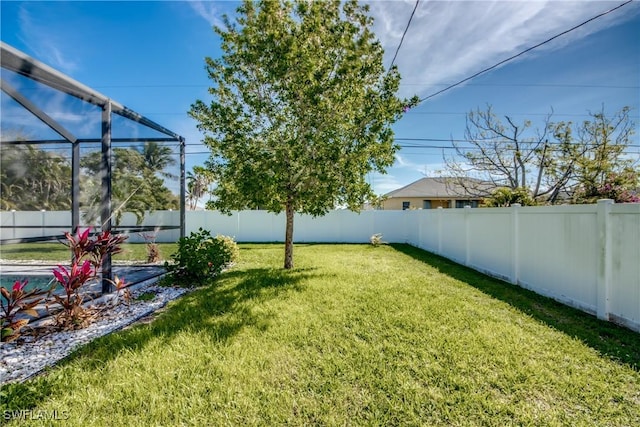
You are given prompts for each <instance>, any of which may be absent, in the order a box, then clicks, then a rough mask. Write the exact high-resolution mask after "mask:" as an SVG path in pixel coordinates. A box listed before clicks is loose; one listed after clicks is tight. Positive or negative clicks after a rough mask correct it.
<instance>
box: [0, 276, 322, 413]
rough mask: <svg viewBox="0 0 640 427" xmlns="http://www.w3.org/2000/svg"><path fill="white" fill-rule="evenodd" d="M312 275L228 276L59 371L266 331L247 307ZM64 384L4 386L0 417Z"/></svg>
mask: <svg viewBox="0 0 640 427" xmlns="http://www.w3.org/2000/svg"><path fill="white" fill-rule="evenodd" d="M313 274H314V273H313V269H296V270H292V271H285V270H279V269H266V268H256V269H249V270H244V271H229V272H226V273H224V274H223V275H221V276H220V277H219V278H218V279H216V280H215V281H214V282H213V283H211V284H209V285H207V286H204V287H202V288H199V289H196V290H195V291H193V292H192V293H190V294H188V295H185V296H183V297H181V298H180V299H178V300H176V301H174V302H173V304H172V306H171V307H170V308H169V309H168V310H166V311H164V312H162V313H161V314H159V315H158V316H157V318H155V320H154V321H153V322H151V323H149V324H146V325H140V326H136V327H133V328H131V329H127V330H125V331H121V332H120V333H114V334H110V335H107V336H104V337H101V338H98V339H96V340H95V341H93V342H91V343H89V344H87V345H86V346H84V347H82V348H80V349H79V350H78V351H76V352H74V353H73V354H71V355H70V356H68V357H67V358H66V359H64V360H62V361H61V362H60V363H59V364H58V365H61V366H64V365H67V364H69V363H75V364H79V366H80V368H81V369H82V370H83V371H88V370H92V369H101V368H102V367H103V366H104V365H105V364H106V363H107V362H108V361H110V360H112V359H114V358H115V357H116V356H117V355H118V354H120V353H121V352H122V351H125V350H126V351H134V352H135V351H142V350H143V348H144V347H145V346H146V345H147V344H148V343H149V342H151V341H153V340H162V341H163V342H168V341H170V340H171V339H172V338H173V337H174V336H175V335H177V334H179V333H181V332H199V333H206V334H207V335H209V336H210V337H211V339H212V340H213V341H219V342H225V341H227V340H229V339H231V338H232V337H233V336H235V335H236V334H238V333H239V332H240V331H241V330H242V329H243V328H246V327H257V328H260V329H266V328H268V324H269V318H268V315H264V314H260V315H256V314H255V313H254V312H253V311H252V310H251V307H252V306H256V305H258V304H259V303H260V302H264V301H268V300H271V299H274V298H277V297H278V296H281V295H282V294H283V293H285V292H289V291H297V290H299V289H300V282H301V281H302V280H304V279H306V278H308V277H311V276H313ZM65 383H66V381H65V379H64V378H63V373H61V372H60V371H59V370H56V369H54V370H51V371H50V372H48V373H47V374H45V375H41V376H39V377H37V378H35V379H33V380H32V381H27V382H26V383H22V384H8V385H3V386H2V388H1V389H0V413H2V411H16V410H28V409H33V408H35V407H36V406H37V405H39V404H40V403H42V401H43V400H44V399H45V398H46V397H47V396H50V395H53V394H55V393H58V392H63V390H64V387H65V386H64V385H65Z"/></svg>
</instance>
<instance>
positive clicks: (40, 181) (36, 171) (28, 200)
mask: <svg viewBox="0 0 640 427" xmlns="http://www.w3.org/2000/svg"><path fill="white" fill-rule="evenodd" d="M70 163H71V162H69V161H68V160H67V159H66V158H65V157H64V156H63V155H61V154H60V153H58V152H55V151H47V150H43V149H40V148H38V147H36V146H34V145H32V144H27V143H26V142H25V143H21V144H17V145H6V146H5V145H3V146H2V147H0V187H1V189H0V190H1V191H0V209H6V210H10V209H15V210H24V211H29V210H41V209H46V210H67V209H71V164H70Z"/></svg>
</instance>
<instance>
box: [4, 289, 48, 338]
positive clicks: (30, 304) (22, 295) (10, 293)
mask: <svg viewBox="0 0 640 427" xmlns="http://www.w3.org/2000/svg"><path fill="white" fill-rule="evenodd" d="M27 283H29V281H28V280H27V279H24V280H16V281H15V283H14V284H13V287H12V288H11V290H9V289H7V288H5V287H4V286H0V294H1V295H2V318H1V319H0V320H1V324H2V325H1V328H2V332H1V337H2V341H3V342H9V341H13V340H15V339H17V338H19V337H20V335H21V332H20V330H21V329H22V328H24V327H25V326H26V325H27V324H28V323H29V319H27V318H25V317H24V316H31V317H35V316H37V315H38V312H37V311H36V310H35V307H36V306H37V305H38V304H40V303H41V302H42V301H43V300H44V294H45V293H46V292H47V291H46V290H42V289H39V288H35V289H31V290H28V291H25V287H26V286H27ZM18 317H20V318H18Z"/></svg>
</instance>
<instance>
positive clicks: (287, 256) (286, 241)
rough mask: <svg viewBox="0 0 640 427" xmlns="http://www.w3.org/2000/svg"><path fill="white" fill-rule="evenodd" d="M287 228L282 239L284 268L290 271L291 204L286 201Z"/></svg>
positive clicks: (291, 266)
mask: <svg viewBox="0 0 640 427" xmlns="http://www.w3.org/2000/svg"><path fill="white" fill-rule="evenodd" d="M286 213H287V228H286V231H285V238H284V268H285V269H286V270H290V269H292V268H293V214H294V210H293V202H292V201H288V202H287V207H286Z"/></svg>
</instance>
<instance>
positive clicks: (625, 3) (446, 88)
mask: <svg viewBox="0 0 640 427" xmlns="http://www.w3.org/2000/svg"><path fill="white" fill-rule="evenodd" d="M632 1H633V0H627V1H626V2H624V3H622V4H619V5H618V6H616V7H614V8H612V9H609V10H606V11H604V12H602V13H600V14H598V15H596V16H594V17H592V18H589V19H587V20H586V21H584V22H582V23H580V24H578V25H576V26H574V27H571V28H569V29H568V30H565V31H563V32H561V33H559V34H556V35H555V36H553V37H551V38H548V39H547V40H545V41H543V42H540V43H538V44H537V45H535V46H531V47H529V48H527V49H525V50H523V51H522V52H520V53H517V54H515V55H513V56H510V57H509V58H507V59H503V60H502V61H500V62H498V63H497V64H494V65H492V66H491V67H488V68H485V69H484V70H482V71H478V72H477V73H475V74H474V75H472V76H469V77H467V78H465V79H462V80H460V81H459V82H457V83H454V84H452V85H449V86H447V87H445V88H444V89H442V90H439V91H437V92H435V93H432V94H431V95H428V96H425V97H424V98H422V99H420V102H423V101H426V100H427V99H429V98H433V97H434V96H436V95H440V94H441V93H442V92H445V91H448V90H449V89H453V88H454V87H456V86H460V85H461V84H462V83H464V82H467V81H469V80H471V79H473V78H476V77H478V76H479V75H481V74H484V73H486V72H487V71H491V70H493V69H494V68H497V67H499V66H500V65H502V64H504V63H506V62H509V61H511V60H513V59H515V58H517V57H519V56H522V55H524V54H525V53H527V52H530V51H532V50H533V49H536V48H538V47H540V46H542V45H544V44H547V43H549V42H550V41H552V40H555V39H557V38H558V37H560V36H563V35H565V34H567V33H570V32H571V31H573V30H576V29H578V28H580V27H582V26H583V25H585V24H588V23H589V22H591V21H594V20H596V19H598V18H600V17H602V16H604V15H606V14H608V13H611V12H613V11H614V10H617V9H620V8H621V7H623V6H626V5H628V4H629V3H631V2H632Z"/></svg>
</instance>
